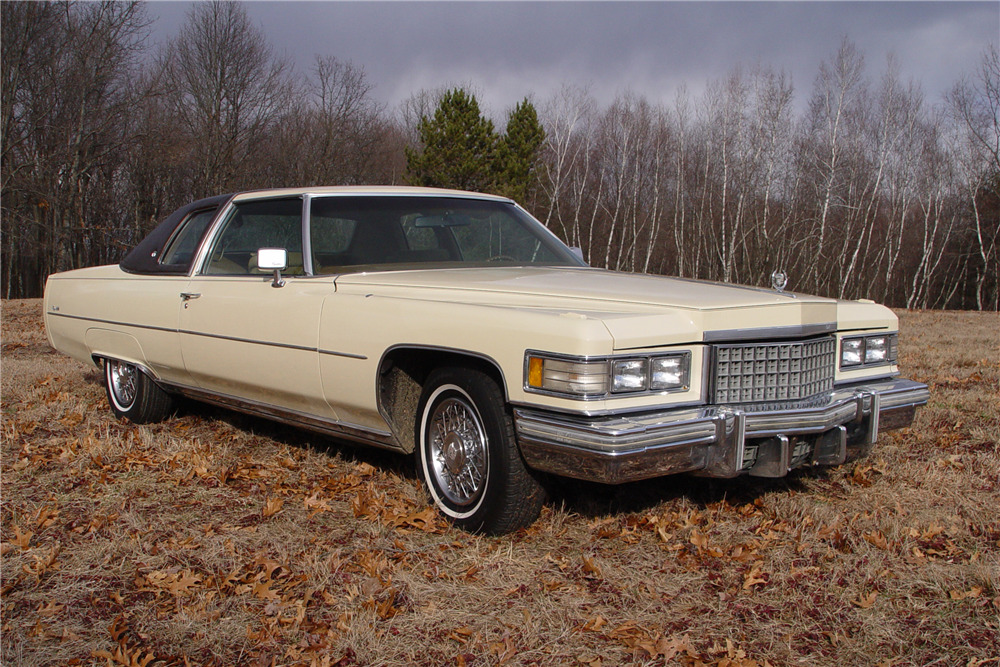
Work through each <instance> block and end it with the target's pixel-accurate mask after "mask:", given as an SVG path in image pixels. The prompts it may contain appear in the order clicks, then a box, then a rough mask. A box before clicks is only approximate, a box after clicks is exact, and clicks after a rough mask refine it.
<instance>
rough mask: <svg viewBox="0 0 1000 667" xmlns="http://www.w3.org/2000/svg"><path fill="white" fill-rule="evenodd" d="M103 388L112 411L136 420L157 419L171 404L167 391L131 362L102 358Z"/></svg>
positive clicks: (149, 420) (147, 420)
mask: <svg viewBox="0 0 1000 667" xmlns="http://www.w3.org/2000/svg"><path fill="white" fill-rule="evenodd" d="M104 389H105V391H106V392H107V394H108V404H109V405H111V410H112V412H114V413H115V415H116V416H117V417H125V418H127V419H128V420H129V421H131V422H133V423H136V424H147V423H150V422H158V421H160V420H162V419H164V418H165V417H166V416H167V415H169V414H170V410H171V408H172V407H173V401H172V400H171V398H170V395H169V394H167V393H166V392H165V391H163V390H162V389H160V388H159V387H158V386H156V383H155V382H153V381H152V380H151V379H150V378H149V376H148V375H146V374H145V373H143V372H142V371H141V370H139V368H138V367H137V366H136V365H135V364H130V363H128V362H125V361H117V360H115V359H106V360H105V361H104Z"/></svg>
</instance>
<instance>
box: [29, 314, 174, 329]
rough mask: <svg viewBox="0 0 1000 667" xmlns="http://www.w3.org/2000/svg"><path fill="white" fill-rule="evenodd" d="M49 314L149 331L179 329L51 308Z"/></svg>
mask: <svg viewBox="0 0 1000 667" xmlns="http://www.w3.org/2000/svg"><path fill="white" fill-rule="evenodd" d="M47 314H48V315H51V316H52V317H65V318H66V319H69V320H82V321H84V322H94V323H96V324H113V325H115V326H118V327H132V328H134V329H146V330H148V331H165V332H167V333H177V329H170V328H167V327H157V326H153V325H152V324H131V323H129V322H116V321H114V320H102V319H99V318H96V317H84V316H83V315H67V314H66V313H58V312H54V311H52V310H50V311H49V312H48V313H47Z"/></svg>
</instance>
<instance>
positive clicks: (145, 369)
mask: <svg viewBox="0 0 1000 667" xmlns="http://www.w3.org/2000/svg"><path fill="white" fill-rule="evenodd" d="M90 358H91V359H93V360H94V363H95V364H96V365H97V366H98V367H100V365H101V364H100V363H98V362H99V361H103V362H108V361H119V362H122V363H126V364H131V365H132V366H135V367H136V368H138V369H139V370H140V371H142V372H143V373H145V374H146V375H147V376H149V378H150V379H151V380H153V381H154V382H156V383H159V378H158V377H157V376H156V373H154V372H153V369H151V368H150V367H149V366H147V365H146V364H142V363H139V362H137V361H125V360H124V359H115V358H114V357H108V356H105V355H103V354H94V355H91V357H90Z"/></svg>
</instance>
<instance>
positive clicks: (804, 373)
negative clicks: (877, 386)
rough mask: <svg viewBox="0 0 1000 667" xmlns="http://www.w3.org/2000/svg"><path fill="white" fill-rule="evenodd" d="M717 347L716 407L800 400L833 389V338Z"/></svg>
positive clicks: (834, 341) (715, 346) (713, 392)
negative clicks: (720, 405)
mask: <svg viewBox="0 0 1000 667" xmlns="http://www.w3.org/2000/svg"><path fill="white" fill-rule="evenodd" d="M713 348H714V355H715V369H714V374H713V384H712V386H713V391H712V395H713V396H714V400H715V403H729V404H731V403H757V402H760V401H788V400H798V399H803V398H809V397H810V396H815V395H816V394H821V393H823V392H824V391H829V390H831V389H833V373H834V367H835V364H836V361H837V359H836V355H837V344H836V340H835V339H834V337H833V336H826V337H823V338H814V339H811V340H805V341H789V342H769V343H741V344H733V345H714V346H713Z"/></svg>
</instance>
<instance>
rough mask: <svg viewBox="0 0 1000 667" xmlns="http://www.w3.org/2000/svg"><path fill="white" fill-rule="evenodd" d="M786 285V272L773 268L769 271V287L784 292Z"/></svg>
mask: <svg viewBox="0 0 1000 667" xmlns="http://www.w3.org/2000/svg"><path fill="white" fill-rule="evenodd" d="M786 285H788V274H787V273H785V272H784V271H781V270H775V271H774V272H773V273H771V287H773V288H774V291H775V292H784V291H785V286H786Z"/></svg>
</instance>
